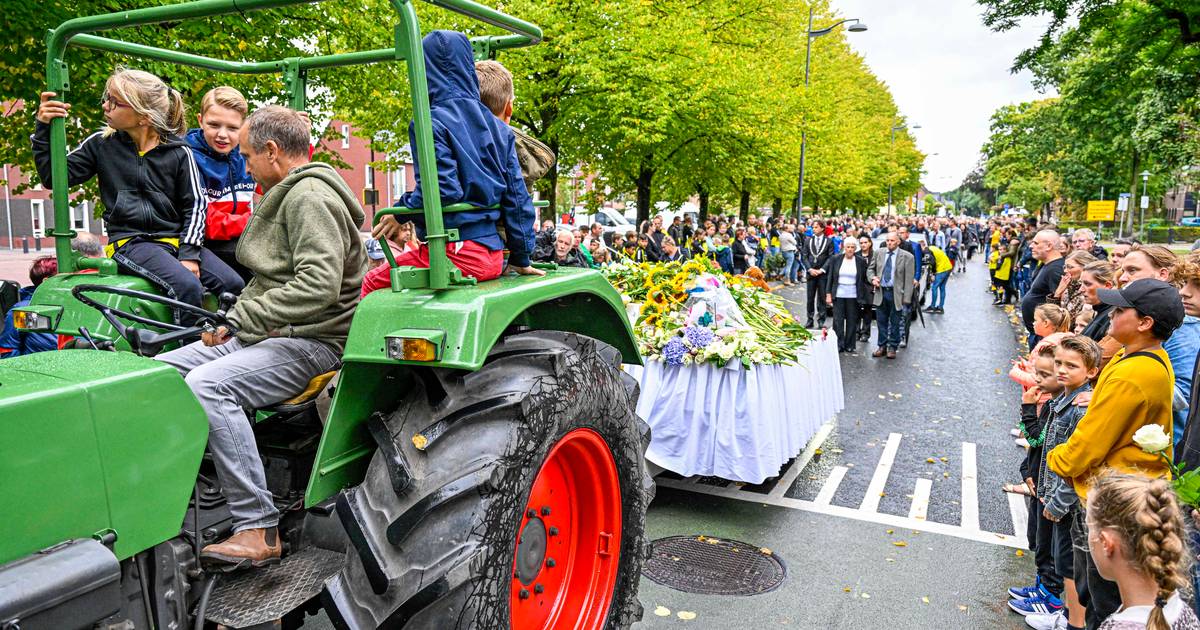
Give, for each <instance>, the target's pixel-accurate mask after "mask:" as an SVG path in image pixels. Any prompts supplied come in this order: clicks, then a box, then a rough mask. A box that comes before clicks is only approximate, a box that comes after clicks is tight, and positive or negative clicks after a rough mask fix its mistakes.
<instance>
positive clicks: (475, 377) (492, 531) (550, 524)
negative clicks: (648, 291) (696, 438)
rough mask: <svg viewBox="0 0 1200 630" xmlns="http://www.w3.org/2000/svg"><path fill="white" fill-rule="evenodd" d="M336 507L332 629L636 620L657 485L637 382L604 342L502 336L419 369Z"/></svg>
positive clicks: (536, 629)
mask: <svg viewBox="0 0 1200 630" xmlns="http://www.w3.org/2000/svg"><path fill="white" fill-rule="evenodd" d="M411 385H412V387H411V390H410V392H409V394H408V396H407V397H406V398H405V399H404V400H403V401H402V402H401V405H400V407H399V408H398V409H397V410H396V411H395V412H393V413H392V414H390V415H388V416H382V415H381V416H376V417H375V419H374V420H372V421H371V422H370V423H369V428H370V429H371V432H372V434H373V435H374V437H375V439H376V441H377V442H378V443H379V449H378V451H377V452H376V454H375V456H374V458H373V459H372V460H371V464H370V466H369V468H368V471H367V475H366V478H365V479H364V481H363V483H362V484H361V485H359V486H357V487H355V488H351V489H349V490H347V491H345V492H344V493H343V494H342V495H341V496H340V497H339V500H338V508H337V509H338V515H339V517H340V518H341V521H342V523H343V525H344V526H345V529H346V532H347V534H348V536H349V539H350V541H351V543H353V544H352V550H351V551H350V552H349V553H348V554H347V561H346V566H345V567H344V568H343V570H342V571H341V572H340V573H339V574H338V575H336V576H334V577H333V578H331V579H330V580H329V582H328V583H327V585H326V590H325V594H324V598H325V604H326V608H327V609H328V610H329V614H330V618H331V619H332V620H333V621H334V623H335V625H338V626H339V627H342V628H353V629H355V630H357V629H360V628H376V627H386V628H407V629H414V628H415V629H425V628H428V629H431V630H432V629H434V628H436V629H439V630H441V629H447V628H462V629H466V628H478V629H485V628H486V629H489V630H493V629H502V628H511V629H512V630H550V629H552V628H572V629H579V630H593V629H594V630H601V629H607V628H622V629H623V628H628V627H629V626H630V625H631V624H632V623H633V622H635V621H637V620H638V619H640V617H641V611H642V608H641V605H640V604H639V603H638V601H637V588H638V580H639V577H640V573H641V567H642V562H643V561H644V559H645V550H646V540H645V533H644V519H645V513H646V508H647V506H648V504H649V502H650V500H651V498H652V497H653V490H654V486H653V482H652V481H651V480H650V477H649V474H648V472H647V470H646V466H645V462H644V460H643V453H644V451H645V448H646V445H647V442H648V439H649V431H648V429H647V428H646V425H645V423H643V422H642V421H641V420H640V419H638V418H637V416H636V415H635V414H634V408H635V406H636V404H637V385H636V383H634V382H632V379H630V378H629V377H628V375H626V374H624V373H623V372H621V371H620V360H619V356H618V355H617V353H616V351H615V350H613V349H612V348H611V347H609V346H606V345H604V344H601V343H599V342H597V341H595V340H592V339H589V338H586V337H580V336H577V335H572V334H567V333H554V332H543V331H539V332H532V333H524V334H519V335H513V336H509V337H506V338H504V339H503V340H502V341H501V342H500V343H498V344H497V345H496V347H495V348H493V349H492V351H491V353H490V354H489V356H488V360H487V362H486V363H485V364H484V366H483V367H482V368H481V369H480V370H479V371H477V372H471V373H464V372H462V371H457V370H443V369H432V370H429V369H427V370H423V371H420V372H415V373H414V380H413V382H412V384H411Z"/></svg>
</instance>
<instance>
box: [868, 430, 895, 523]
mask: <svg viewBox="0 0 1200 630" xmlns="http://www.w3.org/2000/svg"><path fill="white" fill-rule="evenodd" d="M901 437H902V436H901V435H900V434H899V433H892V434H891V435H889V436H888V440H887V444H886V445H885V446H884V447H883V454H882V455H880V456H879V463H878V464H877V465H876V466H875V474H873V475H871V483H870V484H868V485H867V495H866V496H865V497H863V500H862V505H859V506H858V509H860V510H863V511H864V512H877V511H879V499H880V497H881V496H882V495H883V488H884V486H886V485H887V479H888V474H889V473H891V471H892V462H894V461H895V460H896V451H897V449H899V448H900V438H901Z"/></svg>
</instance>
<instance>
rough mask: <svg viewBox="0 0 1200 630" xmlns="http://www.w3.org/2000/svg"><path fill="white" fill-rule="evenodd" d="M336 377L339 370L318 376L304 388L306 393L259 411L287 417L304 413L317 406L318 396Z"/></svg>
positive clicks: (303, 392)
mask: <svg viewBox="0 0 1200 630" xmlns="http://www.w3.org/2000/svg"><path fill="white" fill-rule="evenodd" d="M334 376H337V370H334V371H332V372H326V373H324V374H318V375H316V376H314V377H313V378H312V380H310V381H309V382H308V386H307V387H305V388H304V391H302V392H300V393H299V394H296V395H295V396H292V397H291V398H289V399H287V400H284V401H281V402H277V403H275V404H274V405H269V406H267V407H261V408H259V409H258V411H259V412H266V413H274V414H283V415H287V416H290V415H294V414H296V413H298V412H301V411H304V410H305V409H307V408H309V407H312V406H313V405H315V404H316V402H317V396H318V395H319V394H320V393H321V390H322V389H324V388H325V386H326V385H328V384H329V381H331V380H333V377H334Z"/></svg>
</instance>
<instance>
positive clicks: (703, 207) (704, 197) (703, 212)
mask: <svg viewBox="0 0 1200 630" xmlns="http://www.w3.org/2000/svg"><path fill="white" fill-rule="evenodd" d="M696 192H697V193H699V195H700V218H699V219H698V220H697V221H696V222H697V223H699V224H700V225H704V222H705V221H706V220H708V189H707V188H705V187H704V184H700V186H699V187H698V188H697V189H696ZM680 245H683V243H680Z"/></svg>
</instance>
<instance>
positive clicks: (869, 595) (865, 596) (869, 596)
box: [862, 593, 871, 599]
mask: <svg viewBox="0 0 1200 630" xmlns="http://www.w3.org/2000/svg"><path fill="white" fill-rule="evenodd" d="M862 598H863V599H871V594H870V593H863V594H862Z"/></svg>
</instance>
